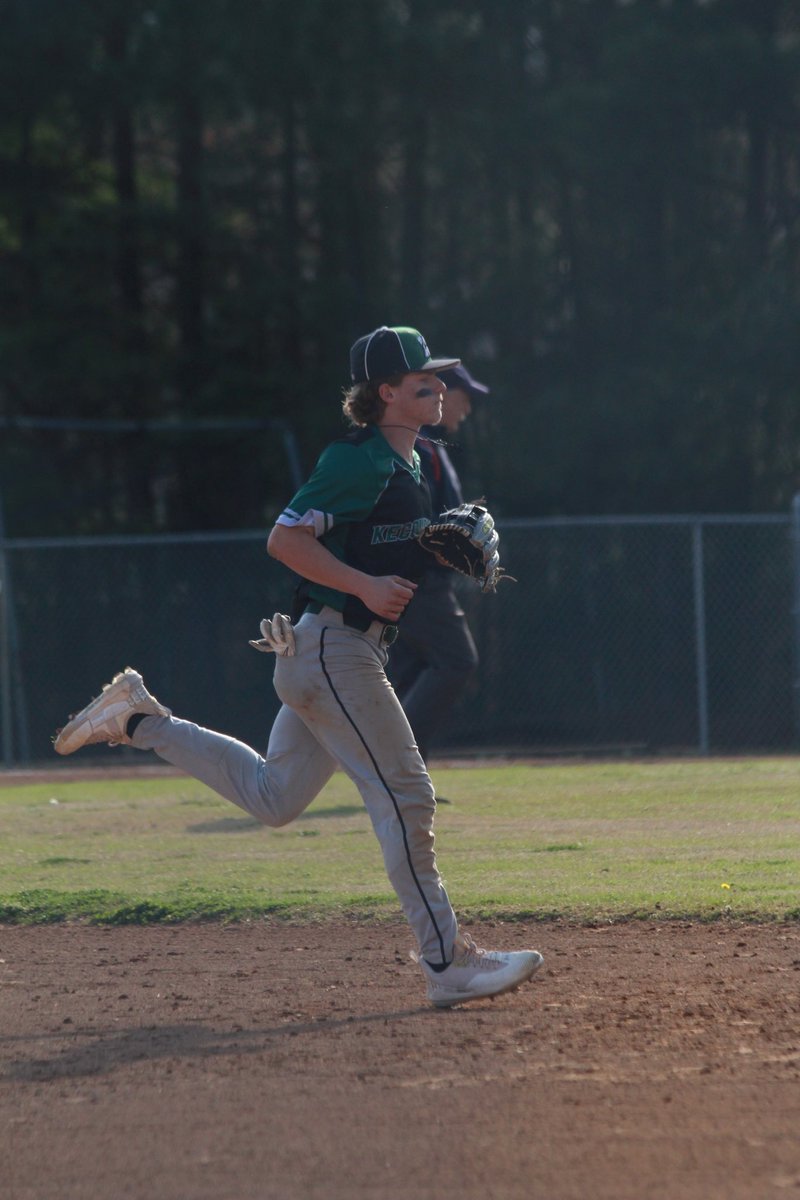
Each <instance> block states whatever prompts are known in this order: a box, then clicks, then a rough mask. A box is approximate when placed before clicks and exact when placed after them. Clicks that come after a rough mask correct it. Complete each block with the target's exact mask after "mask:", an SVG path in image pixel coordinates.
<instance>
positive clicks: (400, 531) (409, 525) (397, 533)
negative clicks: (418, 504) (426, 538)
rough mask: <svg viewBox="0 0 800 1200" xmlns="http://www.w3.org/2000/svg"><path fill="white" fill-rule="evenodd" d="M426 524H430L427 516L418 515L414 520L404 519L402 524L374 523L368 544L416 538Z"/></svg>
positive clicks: (377, 544) (405, 540)
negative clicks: (404, 521)
mask: <svg viewBox="0 0 800 1200" xmlns="http://www.w3.org/2000/svg"><path fill="white" fill-rule="evenodd" d="M426 525H430V521H429V520H428V518H427V517H418V518H417V520H416V521H406V523H405V524H404V525H375V526H374V527H373V530H372V537H371V538H370V545H372V546H381V545H384V544H385V543H386V542H408V541H410V540H411V539H412V538H417V537H419V535H420V534H421V533H422V531H423V529H424V528H425V526H426Z"/></svg>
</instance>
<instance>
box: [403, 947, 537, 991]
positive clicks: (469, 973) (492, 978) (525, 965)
mask: <svg viewBox="0 0 800 1200" xmlns="http://www.w3.org/2000/svg"><path fill="white" fill-rule="evenodd" d="M412 958H414V960H415V961H416V962H418V963H419V964H420V966H421V967H422V969H423V971H424V972H425V979H426V981H427V984H428V999H429V1000H430V1002H431V1004H434V1005H435V1006H436V1007H437V1008H450V1007H451V1005H453V1004H465V1003H466V1002H467V1001H468V1000H480V999H482V998H483V997H485V996H499V995H501V994H502V993H503V992H512V991H514V989H515V988H518V987H519V985H520V984H521V983H525V982H526V981H527V980H528V979H530V978H531V977H532V976H533V975H534V974H535V973H536V972H537V971H538V970H539V967H540V966H541V965H542V963H543V962H544V959H543V958H542V956H541V954H540V953H539V951H538V950H509V951H502V950H480V949H479V948H478V947H477V946H476V945H475V942H474V941H473V940H472V938H471V937H470V936H469V934H468V933H462V932H460V931H459V933H458V934H457V935H456V940H455V943H454V945H453V961H452V962H451V963H450V964H449V966H447V967H446V968H445V970H444V971H438V972H437V971H433V970H432V969H431V968H430V966H428V964H427V963H426V962H425V961H424V960H423V959H422V958H420V957H419V955H417V954H412Z"/></svg>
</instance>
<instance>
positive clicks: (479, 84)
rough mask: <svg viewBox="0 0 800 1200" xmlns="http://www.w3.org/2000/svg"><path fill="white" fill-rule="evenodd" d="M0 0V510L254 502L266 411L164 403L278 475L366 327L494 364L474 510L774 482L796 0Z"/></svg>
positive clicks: (269, 511)
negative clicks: (51, 425) (82, 424)
mask: <svg viewBox="0 0 800 1200" xmlns="http://www.w3.org/2000/svg"><path fill="white" fill-rule="evenodd" d="M0 15H1V16H2V28H3V31H4V35H3V38H2V39H0V94H1V95H2V102H1V104H0V256H1V261H2V264H3V279H4V286H3V288H2V290H0V418H2V419H3V420H4V422H5V425H4V427H3V428H1V429H0V434H2V443H3V448H2V451H0V491H2V494H3V497H4V501H5V509H6V520H7V524H8V526H9V532H12V533H17V534H22V533H25V534H37V533H53V532H73V531H87V532H91V531H101V530H104V529H116V528H120V529H140V530H141V529H151V528H164V527H169V528H183V527H185V528H200V527H211V526H215V527H243V526H248V527H249V526H251V525H254V524H259V523H262V522H264V521H267V520H269V519H271V516H272V515H274V513H275V512H276V511H277V510H279V509H280V507H281V506H282V505H283V504H284V503H285V501H286V499H287V498H288V494H290V492H291V483H290V481H289V476H288V471H287V465H286V459H285V454H284V449H283V446H282V444H281V441H280V439H279V438H278V437H277V436H274V435H273V434H271V433H270V431H269V430H268V429H265V430H263V431H260V432H257V433H248V434H246V435H243V434H242V433H241V432H238V433H237V432H236V431H235V430H232V431H227V432H219V433H217V434H215V435H210V434H199V433H189V432H186V430H185V429H184V428H183V425H182V424H181V423H186V422H188V421H191V420H195V421H197V420H199V419H208V418H222V417H226V416H228V417H235V418H255V417H257V418H263V419H264V420H269V419H274V420H280V421H288V422H290V424H291V425H292V427H293V429H294V430H295V432H296V436H297V439H298V443H299V446H300V449H301V454H302V457H303V459H304V461H305V464H306V465H307V466H310V465H311V463H312V462H313V460H314V457H315V456H316V453H317V452H318V451H319V449H320V447H321V445H322V443H323V441H324V440H326V439H328V438H329V437H331V436H336V434H337V433H338V432H339V431H340V430H341V429H342V427H343V424H342V419H341V415H340V408H339V401H340V398H341V389H342V388H343V387H344V386H346V384H347V382H348V379H347V366H348V363H347V351H348V347H349V344H350V343H351V341H352V340H354V338H355V337H357V336H359V335H360V334H362V333H364V332H367V331H368V330H369V329H371V328H374V327H375V326H376V325H378V324H383V323H387V324H396V323H403V324H412V325H415V326H416V327H418V328H419V329H421V330H422V331H423V333H424V334H425V336H426V338H427V339H428V342H429V343H430V345H431V347H432V348H433V349H434V351H435V352H436V353H442V354H460V355H462V356H463V358H464V360H465V361H466V362H467V363H468V365H469V367H470V369H471V370H472V372H473V374H474V375H476V376H477V377H478V378H479V379H482V380H483V381H485V382H486V383H487V384H489V386H490V387H491V389H492V394H491V397H490V398H489V399H488V400H487V401H486V402H485V403H482V404H480V405H478V406H476V411H475V412H474V414H473V417H472V418H471V420H470V422H469V424H468V425H467V426H465V427H464V429H463V434H462V435H461V436H460V438H459V442H460V445H459V446H458V447H457V448H456V450H455V452H454V453H455V456H456V457H457V458H458V459H459V461H460V464H461V466H462V470H463V471H464V473H465V475H466V478H467V483H468V486H471V487H474V489H475V490H476V491H478V490H480V492H482V493H484V494H486V495H487V496H488V497H489V498H490V502H491V506H492V507H493V509H494V510H495V511H496V512H497V513H498V514H499V515H502V514H507V515H514V516H521V515H529V516H537V515H552V514H562V513H563V514H583V513H614V512H686V511H698V510H702V511H718V512H719V511H722V512H725V511H729V512H730V511H737V512H748V511H772V510H781V509H784V508H785V507H786V506H787V505H788V504H789V502H790V500H791V497H792V495H793V494H794V492H795V490H797V488H798V482H799V479H798V461H799V458H798V445H800V403H798V400H799V399H800V397H799V396H798V388H799V384H798V381H799V380H800V339H799V338H798V329H799V328H800V322H799V320H798V318H800V297H799V296H798V289H799V288H800V11H798V5H797V3H796V2H794V0H592V2H590V3H586V2H583V0H292V3H291V4H286V3H285V2H284V0H192V3H188V2H187V0H97V2H96V3H91V4H89V3H87V2H86V0H0ZM24 418H50V419H56V418H58V419H64V420H73V421H99V420H109V419H117V420H122V419H125V420H127V421H133V422H134V423H137V422H138V423H140V428H136V429H134V430H132V431H131V430H129V431H128V432H126V433H124V434H121V433H113V432H110V431H108V430H106V431H103V430H102V429H100V428H93V429H88V428H82V429H78V428H71V429H50V430H42V429H37V430H32V429H30V428H22V419H24ZM15 421H16V422H17V424H16V425H15V424H14V422H15ZM154 421H155V422H163V421H173V422H175V423H176V424H175V427H174V428H173V429H172V430H171V431H170V430H166V431H165V430H161V431H160V432H157V433H154V432H153V429H152V424H151V425H149V426H148V425H147V423H148V422H150V423H152V422H154Z"/></svg>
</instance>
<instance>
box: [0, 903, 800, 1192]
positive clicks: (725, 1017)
mask: <svg viewBox="0 0 800 1200" xmlns="http://www.w3.org/2000/svg"><path fill="white" fill-rule="evenodd" d="M470 931H471V932H472V933H473V935H474V936H475V937H476V938H477V940H479V941H480V942H481V943H482V944H484V945H492V946H497V947H501V948H508V949H513V948H518V947H521V946H524V945H533V946H535V947H537V948H539V949H541V950H542V952H543V954H544V956H545V966H544V967H543V968H542V970H541V972H540V973H539V975H538V976H537V977H536V978H535V979H534V980H533V981H532V982H531V983H530V984H527V985H525V987H524V988H523V989H521V990H520V991H518V992H516V993H514V994H511V995H508V996H503V997H500V998H498V999H497V1000H495V1001H489V1000H486V1001H481V1002H478V1003H474V1004H471V1005H466V1006H464V1007H462V1008H457V1009H452V1010H449V1011H448V1010H446V1011H437V1010H435V1009H432V1008H430V1007H429V1006H428V1005H427V1003H426V1002H425V999H424V991H423V985H422V980H421V977H420V974H419V969H418V968H417V967H415V965H414V964H413V963H412V962H411V961H410V959H409V957H408V951H409V949H410V945H411V942H410V935H409V933H408V931H407V928H406V926H405V925H400V924H398V925H368V924H364V923H358V922H353V923H345V924H332V923H325V924H319V925H313V926H309V925H293V924H279V923H255V922H254V923H252V924H243V925H229V926H223V925H210V924H206V925H202V924H199V925H181V926H175V927H158V928H144V929H140V928H130V927H125V928H115V929H111V928H97V927H90V926H82V925H62V926H56V927H49V926H48V927H41V926H39V927H32V928H22V927H16V926H13V927H8V926H7V927H0V959H2V961H0V997H1V998H2V1029H0V1126H1V1127H2V1129H3V1137H2V1189H0V1190H1V1191H2V1195H3V1196H4V1197H5V1200H50V1198H52V1200H95V1198H97V1200H101V1198H102V1200H116V1198H117V1197H130V1198H133V1200H139V1198H141V1200H145V1198H147V1200H361V1198H369V1200H406V1198H408V1200H411V1198H413V1200H450V1198H452V1200H487V1198H497V1200H516V1198H517V1197H519V1198H522V1197H525V1198H528V1200H531V1198H533V1200H606V1198H607V1200H717V1198H719V1200H765V1198H769V1197H773V1196H774V1197H776V1198H778V1197H783V1196H788V1195H800V1132H799V1131H800V926H798V925H797V924H792V925H777V924H776V925H758V926H756V925H741V924H735V923H732V922H719V923H716V924H711V925H702V924H694V923H688V922H687V923H680V924H678V923H664V924H661V923H658V924H654V923H630V924H620V925H599V926H594V927H577V926H571V925H568V924H559V923H552V924H539V925H533V926H531V925H527V926H526V925H523V924H516V923H507V924H502V923H498V924H495V925H492V926H472V927H471V929H470Z"/></svg>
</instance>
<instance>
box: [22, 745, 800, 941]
mask: <svg viewBox="0 0 800 1200" xmlns="http://www.w3.org/2000/svg"><path fill="white" fill-rule="evenodd" d="M433 774H434V780H435V783H436V785H437V788H438V790H439V791H440V792H441V794H442V795H444V796H447V797H448V798H449V799H451V800H452V803H451V804H449V805H446V806H442V807H440V809H439V813H438V816H437V826H436V831H437V849H438V855H439V865H440V868H441V871H442V874H443V875H444V878H445V881H446V884H447V887H448V891H449V893H450V897H451V899H452V901H453V904H454V906H455V908H456V909H457V911H458V912H459V913H460V914H461V915H462V916H463V917H473V918H474V917H489V916H496V917H502V918H504V919H514V918H526V919H529V920H530V919H544V918H549V917H554V916H561V917H565V918H568V919H571V920H577V921H590V920H591V921H594V920H619V919H625V918H632V917H647V918H651V919H652V918H658V917H664V918H666V917H691V918H695V919H701V920H711V919H714V918H716V917H719V916H723V915H732V916H735V917H739V918H744V919H760V920H772V919H778V918H782V919H786V918H793V919H797V918H799V917H800V897H798V883H799V882H800V761H796V760H794V759H792V758H780V759H779V758H765V759H731V760H727V759H726V760H714V761H693V760H692V761H689V760H687V761H670V762H659V761H653V762H644V763H609V762H601V763H583V762H581V763H576V764H574V765H567V766H564V765H542V766H522V765H512V766H508V765H503V766H468V767H467V766H465V767H463V768H462V767H459V768H451V769H446V770H434V772H433ZM1 781H2V777H1V776H0V782H1ZM0 864H2V873H1V874H0V921H3V922H36V921H54V920H63V919H68V918H82V919H86V920H93V921H106V922H114V923H121V922H142V923H144V922H148V921H175V920H186V919H192V918H194V919H197V918H211V917H216V918H226V919H241V918H244V917H252V916H258V915H266V914H271V915H279V916H282V917H287V918H289V917H293V918H303V919H309V918H319V917H324V916H334V915H336V916H341V915H350V916H354V917H362V916H366V915H370V916H373V917H396V916H398V912H399V910H398V907H397V903H396V900H395V898H394V894H393V892H392V891H391V888H390V886H389V884H388V882H387V879H386V876H385V874H384V871H383V864H382V861H381V856H380V852H379V848H378V844H377V841H376V840H375V837H374V835H373V833H372V830H371V826H370V824H369V820H368V818H367V816H366V813H365V812H364V810H363V807H362V805H361V801H360V797H359V796H358V794H357V792H356V791H355V789H354V787H353V786H352V784H351V783H350V782H349V781H348V780H347V779H346V778H345V777H344V776H342V775H337V776H335V777H334V778H333V780H332V781H331V783H330V784H329V785H328V787H327V788H326V789H325V791H324V792H323V794H322V795H321V796H320V797H319V798H318V799H317V801H316V802H315V803H314V804H313V805H312V806H311V808H310V809H309V810H308V811H307V813H305V814H304V816H303V817H302V818H301V819H300V820H299V821H297V822H295V824H293V825H290V826H288V827H286V828H284V829H279V830H273V829H267V828H266V827H263V826H260V825H258V824H257V823H256V822H255V821H253V820H252V819H251V818H250V817H248V816H247V815H246V814H245V813H243V812H240V811H239V810H238V809H236V808H235V807H233V806H232V805H230V804H228V803H226V802H225V801H224V800H221V799H219V798H218V797H216V796H215V795H214V794H213V793H212V792H210V791H209V790H208V789H207V788H205V787H203V786H202V785H201V784H198V783H195V782H194V781H192V780H190V779H170V778H163V779H153V778H149V779H141V780H129V781H120V780H113V781H93V782H90V783H87V782H80V781H77V780H76V781H75V782H71V781H70V776H69V773H68V772H65V773H64V775H63V780H62V779H59V780H58V782H57V783H46V784H35V785H28V786H24V787H15V786H0Z"/></svg>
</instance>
